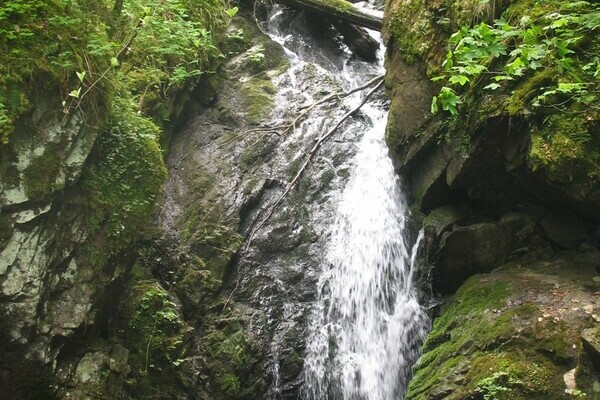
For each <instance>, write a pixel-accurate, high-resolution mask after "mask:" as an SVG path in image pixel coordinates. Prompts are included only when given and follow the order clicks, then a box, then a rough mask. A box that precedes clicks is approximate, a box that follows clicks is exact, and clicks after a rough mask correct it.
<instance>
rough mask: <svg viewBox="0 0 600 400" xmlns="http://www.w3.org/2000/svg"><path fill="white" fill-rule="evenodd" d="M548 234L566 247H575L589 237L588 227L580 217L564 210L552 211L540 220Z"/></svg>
mask: <svg viewBox="0 0 600 400" xmlns="http://www.w3.org/2000/svg"><path fill="white" fill-rule="evenodd" d="M539 224H540V227H541V228H542V229H543V230H544V233H545V234H546V236H547V237H548V238H549V239H550V240H551V241H552V242H553V243H555V244H557V245H558V246H560V247H562V248H564V249H570V250H572V249H574V248H576V247H577V246H578V245H579V244H580V243H581V242H583V241H584V240H586V239H588V238H589V233H588V229H587V227H586V226H585V224H583V222H582V221H581V220H579V218H577V217H576V216H574V215H573V214H571V213H569V212H565V211H564V210H562V211H561V212H558V211H556V210H553V211H551V212H550V213H549V214H548V215H547V216H546V217H544V218H542V219H541V220H540V222H539Z"/></svg>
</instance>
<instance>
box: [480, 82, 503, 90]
mask: <svg viewBox="0 0 600 400" xmlns="http://www.w3.org/2000/svg"><path fill="white" fill-rule="evenodd" d="M500 87H501V86H500V85H499V84H497V83H490V84H489V85H487V86H485V87H484V89H488V90H496V89H499V88H500Z"/></svg>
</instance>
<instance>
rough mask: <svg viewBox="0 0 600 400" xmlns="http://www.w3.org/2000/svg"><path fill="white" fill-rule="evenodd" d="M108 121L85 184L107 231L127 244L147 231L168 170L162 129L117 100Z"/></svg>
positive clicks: (98, 216)
mask: <svg viewBox="0 0 600 400" xmlns="http://www.w3.org/2000/svg"><path fill="white" fill-rule="evenodd" d="M108 125H109V126H108V128H107V130H106V131H105V132H104V133H103V134H102V135H101V136H100V138H99V143H98V152H99V155H98V159H99V161H98V163H96V164H95V165H93V166H91V169H90V170H88V171H86V174H85V176H84V178H83V184H84V186H85V187H86V188H87V189H88V191H89V193H90V195H91V197H92V208H93V210H94V212H95V218H96V219H97V221H100V224H101V226H102V229H103V230H104V231H105V232H106V235H107V236H108V237H111V238H119V240H121V241H123V242H124V243H122V244H123V246H125V245H127V244H128V243H130V242H131V241H132V240H133V239H134V238H136V237H139V235H140V233H141V232H143V231H144V227H145V226H146V222H147V220H148V218H149V216H150V212H151V210H152V207H153V205H154V200H155V199H156V196H157V195H158V193H159V192H160V189H161V188H162V184H163V182H164V180H165V178H166V174H167V172H166V167H165V164H164V162H163V159H162V152H161V150H160V147H159V144H158V141H159V140H160V137H159V136H160V129H159V128H158V127H157V126H156V125H155V124H154V123H153V122H152V121H151V120H149V119H148V118H145V117H142V116H140V115H139V114H138V113H137V112H136V111H135V108H134V107H133V106H132V104H131V103H130V102H125V101H119V102H117V103H116V104H115V105H114V107H113V114H112V115H111V116H110V118H109V121H108ZM121 248H122V247H121Z"/></svg>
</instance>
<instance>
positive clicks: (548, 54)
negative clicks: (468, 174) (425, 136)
mask: <svg viewBox="0 0 600 400" xmlns="http://www.w3.org/2000/svg"><path fill="white" fill-rule="evenodd" d="M387 6H388V15H389V16H388V18H387V24H386V29H387V32H388V35H389V36H390V37H391V38H393V43H394V48H395V49H396V51H398V52H399V54H400V55H401V58H402V59H404V60H405V61H406V62H408V63H416V62H420V63H421V65H422V67H423V69H424V70H425V72H426V74H427V75H428V76H429V77H430V78H432V81H433V82H435V83H434V84H435V85H436V86H437V88H438V90H439V92H438V93H437V94H436V96H434V97H433V100H432V112H433V113H438V114H442V116H441V119H443V120H444V122H445V123H444V128H443V129H442V131H443V134H441V135H440V139H441V140H444V139H445V140H449V141H450V140H451V141H453V142H456V143H460V147H461V148H462V149H463V151H468V149H469V145H470V143H471V142H472V141H471V139H472V136H473V135H474V132H478V128H479V127H482V126H484V125H485V124H486V122H487V121H488V120H489V119H490V118H498V117H506V118H517V119H519V120H520V121H524V122H526V123H527V124H528V126H529V128H530V129H529V136H530V144H531V145H530V147H529V154H528V158H527V162H528V166H529V168H530V170H532V171H533V172H540V173H544V174H546V177H547V178H548V179H549V180H550V181H552V182H553V183H555V184H558V185H560V186H564V187H569V189H568V190H569V192H570V193H572V194H574V196H575V197H581V198H583V197H585V196H587V193H591V192H593V190H594V189H593V186H594V182H596V184H597V182H598V177H599V176H600V162H599V161H600V153H599V150H598V148H599V146H598V140H600V138H599V135H598V132H599V131H600V129H599V126H600V122H599V118H600V108H599V107H598V103H599V100H600V97H599V95H598V93H600V44H599V42H598V40H597V36H598V33H599V32H600V6H599V5H598V3H597V2H591V1H569V2H564V1H558V0H549V1H537V0H519V1H517V0H513V1H487V0H473V1H458V0H447V1H441V2H432V3H427V2H423V1H419V0H415V1H410V2H393V1H389V2H388V5H387ZM409 22H410V23H409ZM479 131H481V130H479ZM453 138H454V139H456V140H452V139H453ZM390 142H391V143H393V140H391V141H390Z"/></svg>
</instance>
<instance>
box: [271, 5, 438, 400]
mask: <svg viewBox="0 0 600 400" xmlns="http://www.w3.org/2000/svg"><path fill="white" fill-rule="evenodd" d="M274 18H277V14H276V15H274V16H273V17H272V19H274ZM272 37H273V38H274V39H275V40H277V41H278V42H280V43H281V44H282V45H284V46H285V42H286V38H285V37H284V36H282V35H279V34H278V33H277V32H272ZM286 52H287V54H288V56H289V57H290V60H291V61H292V68H291V69H290V71H289V74H290V76H291V78H292V79H290V81H291V86H292V87H291V88H290V90H295V80H294V79H293V77H294V74H295V73H296V71H298V70H299V69H300V68H301V67H302V65H303V63H305V61H304V60H302V59H301V57H299V56H298V54H296V53H294V52H293V51H291V50H290V49H286ZM382 53H383V52H381V54H382ZM379 58H380V60H379V63H378V65H373V66H372V69H371V70H370V71H368V72H369V73H370V74H371V76H375V75H377V74H382V73H383V72H384V70H383V60H382V58H383V57H382V56H381V57H379ZM362 68H363V70H362V71H361V72H357V71H355V70H354V68H353V65H352V63H345V66H344V69H343V71H341V72H339V73H338V74H337V76H338V78H339V80H340V82H341V84H342V85H343V86H344V87H346V88H350V87H353V86H357V85H359V84H362V83H364V81H366V80H367V79H366V77H365V76H364V65H363V66H362ZM368 79H370V77H369V78H368ZM362 95H364V93H363V94H361V93H358V94H356V95H355V96H353V97H351V98H350V99H348V100H347V104H348V106H349V107H354V106H355V105H356V104H358V102H360V98H361V96H362ZM309 100H310V99H309ZM361 111H362V113H363V114H364V115H365V116H366V119H367V120H368V121H369V125H370V126H371V127H370V128H369V129H367V130H366V131H365V132H364V134H363V136H362V140H361V141H360V143H359V145H358V152H357V154H356V156H355V159H354V160H353V162H352V165H353V169H352V172H351V175H350V178H349V180H348V183H347V185H346V187H345V188H344V190H343V192H342V194H341V196H340V198H339V203H338V205H337V213H336V218H335V224H334V226H333V227H332V229H331V238H330V241H329V243H328V246H327V251H326V254H325V255H324V260H323V266H322V270H321V271H320V276H319V281H318V287H317V291H318V296H317V301H316V302H315V304H314V307H313V310H312V315H311V319H310V326H309V336H308V338H307V339H306V354H305V362H304V371H303V374H304V383H303V386H302V393H301V396H302V398H303V399H306V400H323V399H332V400H333V399H335V400H337V399H340V400H341V399H343V400H396V399H401V398H402V397H403V395H404V392H405V389H406V383H407V381H408V378H409V377H410V368H411V366H412V364H413V363H414V362H415V361H416V359H417V357H418V352H419V347H420V345H421V343H422V341H423V339H424V337H425V335H426V333H427V329H428V327H429V320H428V318H427V315H426V313H425V311H424V308H423V307H422V306H421V305H420V304H419V302H418V298H417V294H416V290H415V288H414V286H413V276H414V275H415V274H414V269H415V268H416V265H415V258H416V257H415V253H416V250H417V248H418V244H419V242H420V239H421V236H422V235H419V238H418V239H417V242H416V243H414V244H413V245H412V246H411V244H409V243H407V234H406V231H405V223H406V215H407V212H408V210H407V205H406V199H405V197H404V195H403V193H402V186H401V182H400V179H399V177H398V176H397V174H396V172H395V170H394V167H393V165H392V161H391V159H390V157H389V155H388V149H387V146H386V144H385V141H384V133H385V126H386V121H387V110H386V109H385V107H383V106H382V105H381V104H372V103H367V104H366V105H365V106H364V107H363V108H362V109H361ZM305 129H310V127H305ZM275 343H278V342H277V341H275ZM277 354H278V353H277ZM277 357H278V356H277ZM278 366H279V363H278V362H275V363H274V371H273V375H274V377H275V379H274V380H275V383H274V393H276V394H278V393H279V389H278V385H279V379H278V378H279V368H278Z"/></svg>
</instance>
